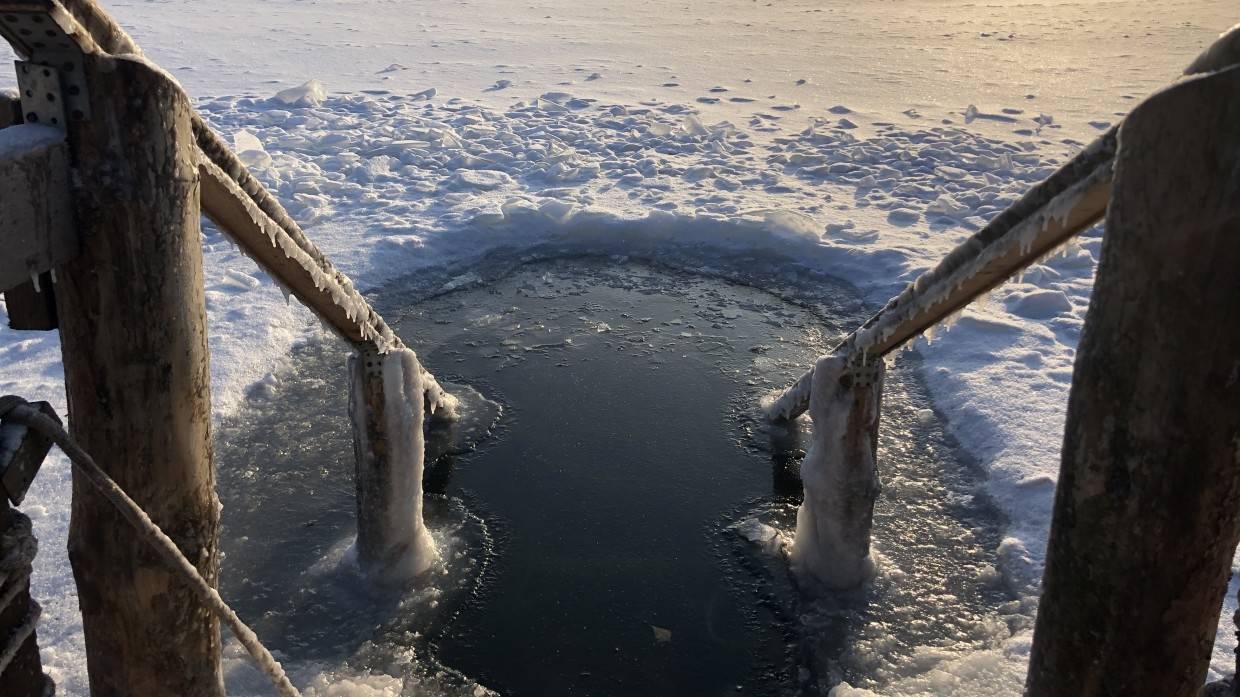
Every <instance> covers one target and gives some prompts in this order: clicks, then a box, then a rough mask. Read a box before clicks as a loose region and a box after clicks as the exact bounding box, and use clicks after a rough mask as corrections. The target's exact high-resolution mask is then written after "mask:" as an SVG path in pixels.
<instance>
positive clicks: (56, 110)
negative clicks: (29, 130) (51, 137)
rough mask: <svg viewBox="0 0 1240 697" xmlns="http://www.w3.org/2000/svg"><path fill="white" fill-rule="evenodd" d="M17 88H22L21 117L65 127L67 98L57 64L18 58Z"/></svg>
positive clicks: (42, 124) (42, 123)
mask: <svg viewBox="0 0 1240 697" xmlns="http://www.w3.org/2000/svg"><path fill="white" fill-rule="evenodd" d="M17 88H18V89H19V90H21V98H22V119H23V120H24V121H25V122H26V123H35V124H39V125H41V126H51V127H52V128H58V129H60V130H62V131H63V130H65V126H66V123H67V122H66V120H65V101H64V95H63V93H62V92H61V89H60V73H59V72H58V71H57V70H56V68H53V67H52V66H50V65H39V64H37V63H31V62H28V61H17Z"/></svg>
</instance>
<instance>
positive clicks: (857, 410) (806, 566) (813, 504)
mask: <svg viewBox="0 0 1240 697" xmlns="http://www.w3.org/2000/svg"><path fill="white" fill-rule="evenodd" d="M883 373H884V366H883V362H882V361H881V360H880V361H875V362H874V363H871V364H870V365H868V366H866V367H864V368H858V367H856V366H853V365H851V364H850V362H849V359H848V357H847V356H823V357H822V358H819V359H818V363H817V364H816V365H815V366H814V375H813V385H812V387H811V389H810V396H809V403H810V407H809V413H810V418H812V419H813V421H814V440H813V443H812V444H811V445H810V448H809V452H807V453H806V454H805V459H804V460H803V461H802V462H801V483H802V486H803V487H804V489H805V497H804V499H803V500H802V502H801V507H800V508H799V509H798V510H797V529H796V537H795V538H794V539H793V544H792V555H791V556H792V565H793V568H794V569H795V570H796V571H797V573H798V575H800V576H801V577H802V578H803V579H807V578H808V579H813V580H814V581H816V582H818V583H821V584H822V585H824V586H826V587H827V588H831V589H843V588H851V587H853V586H856V585H859V584H860V583H862V582H863V581H865V580H867V579H868V578H870V577H871V576H872V575H873V573H874V564H873V562H872V561H871V559H870V531H871V529H872V528H873V523H874V503H875V501H877V500H878V494H879V491H880V486H879V481H878V466H877V463H878V423H879V414H880V412H881V409H880V407H881V404H882V395H883Z"/></svg>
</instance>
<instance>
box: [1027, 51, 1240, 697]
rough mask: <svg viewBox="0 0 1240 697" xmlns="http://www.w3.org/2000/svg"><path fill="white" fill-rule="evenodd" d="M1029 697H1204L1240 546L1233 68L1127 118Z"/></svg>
mask: <svg viewBox="0 0 1240 697" xmlns="http://www.w3.org/2000/svg"><path fill="white" fill-rule="evenodd" d="M1120 142H1121V144H1122V147H1121V150H1120V153H1119V155H1118V157H1117V161H1116V165H1115V171H1116V178H1115V193H1114V196H1113V198H1112V199H1111V206H1110V211H1109V213H1108V218H1107V234H1106V238H1105V239H1104V241H1103V246H1102V256H1101V259H1100V263H1099V266H1098V275H1097V280H1096V281H1095V283H1094V289H1093V294H1092V296H1091V298H1090V306H1089V314H1088V316H1087V317H1086V321H1085V328H1084V331H1083V332H1082V335H1081V342H1080V346H1079V348H1078V350H1077V358H1076V370H1075V374H1074V375H1073V380H1072V393H1071V397H1070V398H1069V402H1068V414H1067V424H1066V428H1065V436H1064V446H1063V454H1062V458H1063V459H1062V462H1061V465H1060V472H1059V481H1058V487H1057V489H1056V495H1055V508H1054V519H1053V523H1052V525H1051V535H1050V541H1049V545H1048V548H1047V562H1046V571H1045V575H1044V577H1043V581H1042V598H1041V602H1040V604H1039V610H1038V618H1037V625H1036V628H1035V631H1034V641H1033V649H1032V654H1031V659H1030V662H1029V674H1028V682H1027V687H1026V692H1025V694H1026V695H1029V696H1030V697H1052V696H1053V697H1074V696H1077V695H1080V696H1085V695H1089V696H1090V697H1110V696H1112V695H1114V696H1116V697H1118V696H1119V695H1125V696H1129V695H1158V696H1159V697H1195V695H1197V694H1198V690H1200V689H1201V685H1202V683H1203V682H1204V680H1205V676H1206V671H1207V669H1208V667H1209V664H1210V658H1211V648H1212V646H1213V644H1214V639H1215V628H1216V626H1217V623H1218V618H1219V607H1220V605H1221V604H1222V600H1223V595H1224V594H1225V592H1226V589H1227V584H1228V578H1229V576H1230V570H1231V561H1232V555H1233V554H1234V553H1235V551H1236V545H1237V542H1240V461H1238V458H1240V451H1238V447H1240V441H1238V440H1237V438H1238V434H1240V409H1238V408H1237V405H1238V404H1240V67H1235V68H1231V69H1228V70H1225V71H1223V72H1219V73H1215V74H1212V75H1208V76H1204V77H1200V78H1194V79H1190V80H1187V81H1185V82H1182V83H1180V84H1177V85H1175V86H1173V87H1171V88H1169V89H1167V90H1165V91H1163V92H1161V93H1160V94H1157V95H1155V96H1154V97H1152V98H1151V99H1149V100H1148V101H1146V102H1145V103H1143V104H1142V105H1140V106H1138V107H1137V108H1136V110H1134V111H1133V113H1132V114H1131V115H1130V116H1129V117H1128V119H1126V121H1125V123H1124V125H1123V128H1122V131H1121V134H1120Z"/></svg>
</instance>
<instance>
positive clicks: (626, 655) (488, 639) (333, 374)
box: [218, 259, 1025, 696]
mask: <svg viewBox="0 0 1240 697" xmlns="http://www.w3.org/2000/svg"><path fill="white" fill-rule="evenodd" d="M492 276H493V278H492V279H490V282H488V283H474V282H473V281H476V280H477V278H478V277H477V276H476V275H474V274H473V273H472V272H471V273H470V275H465V276H456V277H452V276H451V275H444V276H443V277H442V278H435V277H433V276H431V277H423V278H422V279H421V280H420V281H418V282H417V283H411V284H406V285H403V286H394V287H393V288H390V289H388V292H387V293H385V294H383V295H381V297H380V299H379V300H380V303H381V306H383V305H386V307H385V308H384V312H385V314H387V315H388V316H389V318H394V317H395V318H396V319H394V320H393V325H394V327H395V329H396V330H397V332H398V333H399V334H400V335H401V336H402V337H403V338H404V339H405V340H406V342H407V343H408V344H409V345H410V346H411V347H413V348H415V349H416V350H417V351H418V353H419V356H420V357H421V359H422V360H423V362H424V363H425V364H426V365H427V366H428V367H430V369H431V370H432V371H434V372H435V373H436V374H437V375H438V376H439V377H440V378H441V379H447V380H449V381H452V382H456V383H464V384H469V385H471V386H473V387H474V388H476V389H477V390H479V391H480V392H481V393H482V395H485V397H486V398H487V399H489V400H492V401H493V402H495V403H497V404H498V405H502V411H503V415H502V417H500V418H499V419H498V425H497V426H495V428H493V429H491V431H490V433H489V435H487V436H486V437H482V438H480V439H479V436H480V435H481V434H484V433H486V432H487V430H488V427H490V425H491V424H492V422H493V421H494V419H495V416H496V408H495V407H493V406H492V407H490V408H484V407H483V406H482V405H483V404H484V402H483V401H482V399H481V398H480V397H473V398H471V399H470V400H468V403H469V404H473V405H474V406H473V408H469V407H468V406H467V409H466V412H467V417H466V418H467V423H465V424H464V425H463V426H462V428H461V430H463V431H467V432H469V433H470V434H471V435H470V437H468V438H462V437H461V436H460V435H459V434H458V435H457V436H456V437H455V438H453V437H451V435H450V434H444V433H438V434H435V435H437V436H438V437H437V438H432V446H431V447H432V449H433V450H434V452H433V453H432V457H433V461H432V459H431V458H428V471H427V477H426V485H427V492H428V502H427V517H428V523H429V525H430V527H431V528H432V530H433V532H434V534H435V536H436V538H437V542H438V544H439V545H440V548H441V550H442V551H444V556H445V559H446V561H445V564H444V565H443V566H442V568H439V569H437V570H436V571H435V572H433V573H432V575H431V577H430V578H427V579H424V580H423V581H422V582H420V583H419V584H418V586H417V587H416V588H414V589H411V590H410V591H409V592H407V593H403V594H399V595H396V596H392V595H385V594H382V593H379V592H376V591H371V590H369V589H368V586H367V584H366V583H365V582H364V580H363V579H361V578H360V577H358V575H357V574H356V572H355V571H354V570H353V567H352V566H351V564H350V563H349V560H348V558H347V551H346V550H347V548H348V545H349V542H350V538H351V535H352V532H353V490H352V476H351V472H352V450H351V443H350V440H349V431H348V419H347V413H346V411H345V406H346V402H347V397H346V394H347V393H346V390H345V384H344V378H345V375H344V370H343V362H344V352H343V350H342V349H340V348H339V347H334V346H330V345H311V346H306V347H302V348H300V349H298V350H297V351H296V352H295V353H296V355H295V356H294V358H295V362H294V363H293V367H292V371H291V372H290V373H289V374H288V375H285V376H283V379H282V380H279V381H278V382H277V383H276V384H272V385H270V386H268V387H264V388H262V389H260V390H257V391H256V392H255V394H254V395H253V397H252V400H251V401H252V409H253V410H254V413H255V414H256V415H257V418H256V421H255V422H251V423H250V424H240V423H233V424H226V425H225V426H224V427H222V428H221V429H220V434H219V439H218V440H219V441H220V447H219V456H220V457H219V459H220V480H221V481H220V485H221V492H222V494H221V496H222V498H223V499H224V503H225V518H224V522H225V543H224V548H225V552H226V557H225V559H224V582H223V587H224V592H225V595H226V596H227V597H229V598H231V599H233V600H234V601H236V605H237V607H238V610H239V611H240V612H241V614H242V615H243V617H246V618H249V619H252V620H254V623H255V625H256V629H257V630H258V631H259V633H260V635H261V636H263V637H264V638H265V639H266V640H268V642H269V644H270V645H272V646H273V647H274V648H277V649H278V650H280V651H282V652H284V653H285V654H286V655H287V656H288V657H290V658H293V659H294V660H301V661H306V662H318V663H321V664H324V665H332V664H335V663H340V662H341V661H344V662H346V663H348V665H349V667H350V670H352V671H354V672H357V671H362V672H366V673H375V672H382V673H386V674H389V675H395V676H398V677H402V678H405V679H406V685H407V686H409V685H412V684H413V683H414V682H419V683H421V685H422V687H420V688H418V689H414V688H412V687H409V688H408V690H407V693H408V694H415V693H417V694H421V693H422V692H423V691H426V689H427V687H426V686H428V685H429V686H431V688H430V690H429V691H431V692H436V691H439V692H444V691H449V692H450V691H452V689H453V688H454V687H458V686H462V685H463V686H466V687H467V686H468V685H470V684H472V683H471V680H476V681H478V682H479V683H481V684H482V685H485V686H486V687H488V688H490V689H493V690H496V691H499V692H501V693H503V694H511V695H548V696H550V695H636V694H658V695H662V694H669V695H670V694H686V695H723V694H759V695H774V694H796V693H798V692H804V691H814V690H815V689H817V688H821V687H822V686H825V685H829V684H833V683H834V682H836V681H838V680H840V679H848V680H849V681H850V682H852V683H853V684H866V685H870V686H881V685H882V684H883V683H885V682H887V681H889V680H891V679H893V678H896V677H899V676H900V675H903V674H905V673H906V672H907V671H906V665H907V664H908V662H909V660H910V658H911V657H912V656H914V655H915V654H916V653H917V651H918V647H924V646H928V645H933V646H936V647H944V646H946V647H948V648H951V649H954V650H956V649H958V650H967V649H972V648H984V647H986V646H988V645H989V644H991V643H993V642H994V641H996V640H997V638H998V637H1001V636H1006V631H1007V629H1009V628H1010V627H1011V625H1013V624H1014V623H1019V622H1023V621H1024V619H1023V618H1024V617H1025V615H1024V614H1022V613H1021V612H1019V611H1018V610H1017V609H1014V608H1012V607H1004V605H1003V604H1004V603H1005V602H1007V601H1009V597H1008V595H1007V593H1006V592H1005V591H1004V590H1003V589H1002V587H1001V585H1000V584H997V583H996V581H995V575H994V574H993V568H991V565H992V564H993V555H992V554H991V553H989V552H987V551H986V550H993V549H994V547H995V545H996V543H997V536H998V526H997V521H996V520H995V517H994V514H993V512H992V511H991V510H990V509H989V508H988V507H987V506H986V505H985V502H984V500H983V499H981V498H980V497H979V496H977V495H976V493H977V487H978V486H979V484H980V482H979V481H978V479H977V477H976V476H975V474H974V473H973V472H972V471H971V470H970V468H969V467H968V466H967V465H966V464H964V463H961V462H960V461H959V460H958V459H957V457H956V454H955V451H954V449H953V447H952V444H951V443H950V442H949V441H948V439H947V438H946V436H945V435H944V433H943V430H942V427H941V425H940V424H939V423H938V420H937V418H936V417H935V416H934V414H933V413H932V412H931V411H930V410H929V403H928V400H927V399H926V396H925V393H924V389H923V388H921V386H920V385H919V384H918V381H917V379H916V376H915V371H912V370H909V369H908V368H907V367H905V368H901V367H898V368H896V369H895V370H893V371H892V373H891V376H890V378H889V383H888V388H887V392H886V397H885V403H884V415H883V429H882V445H881V452H880V458H881V460H882V461H881V463H880V466H881V467H882V468H883V471H884V484H885V487H886V489H885V491H884V498H883V501H882V503H881V504H880V507H879V510H878V512H877V516H876V532H875V534H876V538H877V539H876V545H875V546H876V549H877V551H878V552H879V554H880V555H881V559H882V566H883V569H884V572H883V574H882V575H880V577H879V578H878V579H876V581H875V582H874V583H873V584H871V585H870V586H868V587H867V588H865V589H863V590H860V591H858V592H855V593H850V594H842V595H838V596H832V597H825V598H823V597H818V598H805V597H804V595H803V594H802V593H800V592H799V591H798V590H797V588H796V587H795V584H794V582H793V580H792V579H791V578H790V577H789V576H788V574H787V572H786V563H785V561H784V559H783V557H782V553H781V552H780V551H779V548H780V540H781V539H783V538H784V537H785V536H787V535H790V532H791V528H792V526H793V521H794V517H795V506H796V503H797V500H798V498H799V483H798V482H797V479H796V465H797V462H798V460H799V454H800V453H799V448H800V447H803V444H804V438H805V435H804V434H802V433H797V432H791V433H771V432H769V431H768V430H767V427H766V426H765V424H764V423H763V422H762V420H761V419H760V418H758V417H757V415H756V412H755V409H754V406H755V403H756V401H757V400H758V398H759V397H760V396H761V395H763V394H764V393H766V392H768V391H770V390H771V389H773V388H775V387H778V386H781V385H782V384H784V383H785V382H786V381H787V380H789V379H790V378H791V377H793V376H795V375H797V374H799V372H800V371H801V370H802V369H803V368H804V367H805V366H808V365H811V364H812V359H813V357H814V356H816V355H817V354H819V353H821V352H822V351H823V350H824V349H825V347H826V346H827V345H829V342H830V339H831V338H832V335H833V334H834V333H836V331H837V329H838V327H839V326H842V325H843V324H848V323H851V322H854V321H856V320H857V319H858V318H859V316H860V314H859V312H858V309H859V305H858V304H857V303H856V302H855V299H853V298H852V297H851V296H850V292H849V291H848V289H847V288H844V287H842V286H838V285H833V284H830V283H824V284H819V285H817V286H816V287H815V288H814V290H813V292H812V293H808V294H807V296H806V297H807V298H808V302H806V298H801V299H800V300H802V301H803V302H804V303H805V304H804V305H797V304H792V303H789V302H786V301H785V300H783V299H780V298H778V297H776V296H774V295H771V294H769V293H767V292H764V291H761V290H757V289H755V288H752V287H749V286H745V285H739V284H736V283H731V282H726V281H722V280H716V279H711V278H706V277H703V276H701V275H694V274H688V273H684V272H678V271H672V270H668V269H658V268H655V267H652V266H649V265H645V264H636V263H628V262H625V263H616V262H615V261H614V260H611V261H608V260H589V259H575V260H560V261H542V262H538V263H534V264H530V265H525V266H518V267H516V268H515V269H508V268H506V267H505V268H504V269H503V270H502V271H498V272H494V273H493V274H492ZM445 283H446V287H447V288H452V287H454V286H457V285H466V286H468V287H467V288H466V289H463V290H455V291H453V292H442V291H443V289H444V288H445ZM435 289H438V291H436V290H435ZM435 292H438V293H439V294H436V295H434V297H429V298H428V297H427V296H428V295H432V294H434V293H435ZM415 300H416V301H417V302H414V301H415ZM824 309H825V311H826V314H825V315H824ZM913 365H914V364H913V363H912V362H910V363H909V367H912V366H913ZM773 438H774V440H775V441H776V442H775V444H774V445H773V444H772V439H773ZM474 441H477V447H476V449H471V448H469V447H461V445H462V444H463V443H466V442H474ZM453 443H455V444H456V445H455V446H453V445H452V444H453ZM453 449H455V452H445V451H451V450H453ZM443 666H450V667H451V669H446V668H443ZM462 674H463V675H464V676H468V679H466V678H464V677H461V675H462Z"/></svg>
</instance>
